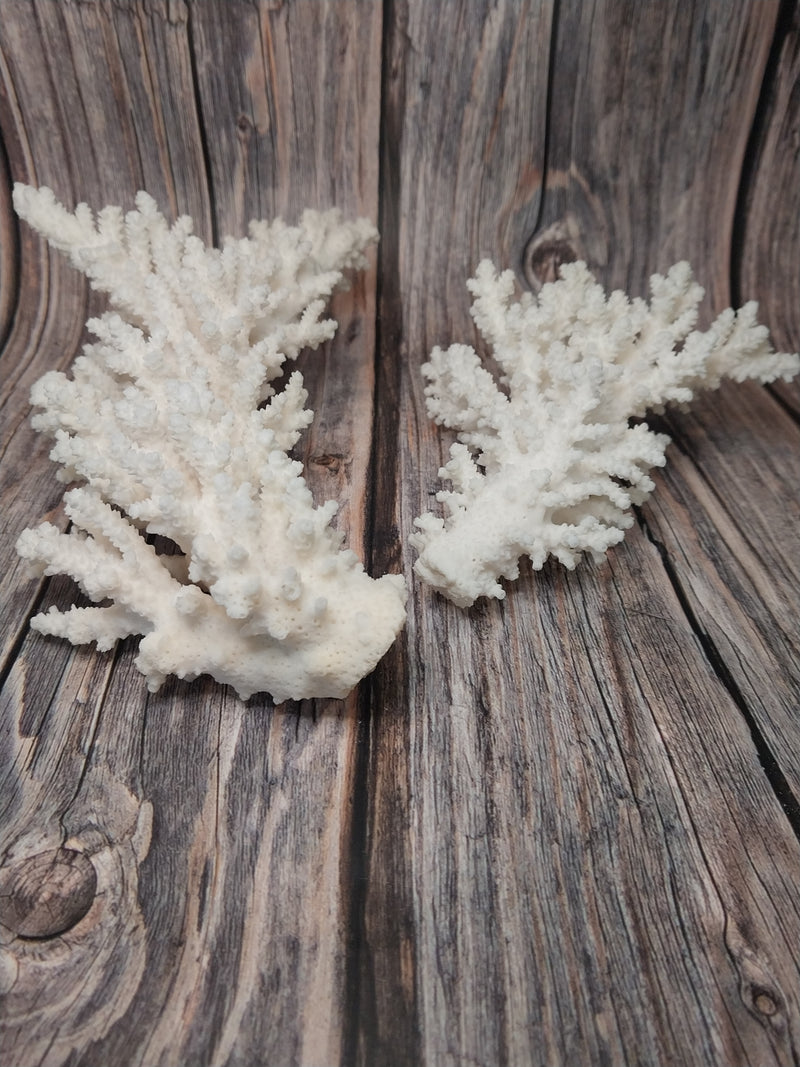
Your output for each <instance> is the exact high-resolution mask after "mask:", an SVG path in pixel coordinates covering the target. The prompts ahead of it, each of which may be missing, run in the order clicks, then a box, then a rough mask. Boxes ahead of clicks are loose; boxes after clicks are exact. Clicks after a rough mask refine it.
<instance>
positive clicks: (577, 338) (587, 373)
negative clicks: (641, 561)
mask: <svg viewBox="0 0 800 1067" xmlns="http://www.w3.org/2000/svg"><path fill="white" fill-rule="evenodd" d="M467 284H468V287H469V289H470V291H471V292H472V293H473V294H474V297H475V299H474V303H473V307H472V315H473V318H474V319H475V322H476V324H477V326H478V329H479V330H480V332H481V334H482V335H483V337H484V338H485V339H486V341H488V342H489V343H490V344H491V345H492V347H493V352H494V356H495V359H496V361H497V363H498V365H499V366H500V368H501V370H502V372H503V377H502V379H501V382H502V384H503V385H504V386H505V387H506V390H507V391H506V392H503V391H501V390H500V389H499V388H498V386H497V385H496V383H495V381H494V379H493V378H492V376H491V375H490V374H489V372H488V371H487V370H486V369H485V368H484V367H482V366H481V363H480V360H479V359H478V356H477V355H476V353H475V352H474V350H473V349H472V348H469V347H467V346H465V345H453V346H451V347H450V348H448V349H447V350H446V351H443V350H442V349H440V348H436V349H434V350H433V352H432V353H431V358H430V361H429V362H428V363H426V364H425V365H424V366H423V368H422V371H423V374H424V375H425V377H426V378H427V380H428V383H429V384H428V385H427V387H426V390H425V393H426V396H427V406H428V412H429V414H430V416H431V418H433V419H434V420H435V421H436V422H437V423H439V424H440V425H442V426H446V427H448V428H450V429H454V430H456V431H457V433H458V443H456V444H454V445H453V446H452V448H451V450H450V460H449V462H448V463H447V464H446V465H445V466H444V467H443V468H442V469H441V471H440V472H439V475H440V477H441V478H445V479H449V481H450V482H451V483H452V490H450V491H443V492H440V493H438V494H437V499H438V500H439V501H440V502H441V503H442V504H443V505H444V518H440V517H438V516H435V515H433V514H427V515H424V516H423V517H421V518H419V519H417V520H416V526H417V527H418V530H417V532H415V533H414V534H412V536H411V538H410V541H411V544H412V545H413V546H414V547H415V548H416V549H418V551H419V558H418V559H417V561H416V564H415V568H414V569H415V571H416V573H417V574H418V575H419V577H420V578H422V579H423V580H424V581H426V582H428V583H429V584H430V585H432V586H433V587H434V588H435V589H437V590H438V591H439V592H441V593H443V594H444V595H445V596H447V597H449V598H450V599H451V600H453V601H454V602H455V603H456V604H458V605H460V606H462V607H466V606H468V605H470V604H472V603H473V601H474V600H475V599H476V598H478V597H480V596H490V597H498V598H502V597H504V596H505V592H504V590H503V588H502V586H501V585H500V583H499V581H498V579H499V578H501V577H504V578H511V579H513V578H516V577H517V576H518V575H519V560H520V558H521V557H522V556H523V555H528V556H530V558H531V561H532V564H533V567H534V568H535V569H539V568H541V567H542V566H543V564H544V562H545V560H546V559H547V557H548V556H550V555H553V556H554V557H556V558H557V559H558V560H560V561H561V562H562V563H563V564H564V565H565V566H567V567H570V568H572V567H574V566H575V564H576V562H577V560H578V558H579V557H580V555H581V553H584V552H588V553H589V554H590V555H592V556H594V557H595V558H599V557H601V556H602V555H603V553H604V552H605V551H606V550H607V549H608V548H609V547H610V546H611V545H614V544H616V543H618V542H619V541H621V540H622V538H623V537H624V535H625V530H626V529H627V528H628V527H629V526H630V525H631V524H632V522H633V517H632V514H631V508H632V506H634V505H637V504H640V503H642V502H643V501H644V500H645V499H646V498H647V496H648V495H649V494H650V492H651V491H652V489H653V487H654V483H653V481H652V479H651V478H650V476H649V473H648V472H649V470H650V469H651V468H652V467H657V466H661V465H663V463H664V462H665V458H664V452H665V449H666V446H667V444H668V442H669V438H667V437H666V436H665V435H664V434H656V433H653V432H652V431H651V430H650V429H649V428H648V427H647V426H646V425H645V424H644V423H643V422H633V423H632V422H631V420H632V419H633V420H637V419H641V418H642V417H643V416H644V415H645V413H646V412H647V411H659V410H662V409H663V408H664V405H666V404H669V403H676V404H687V403H688V402H689V401H690V400H692V398H693V397H694V395H695V393H696V392H697V391H698V390H700V389H714V388H716V387H717V386H718V385H719V384H720V382H721V380H722V379H723V378H732V379H733V380H735V381H743V380H744V379H746V378H755V379H757V380H759V381H762V382H767V381H771V380H773V379H775V378H778V377H783V378H787V379H788V378H790V377H792V376H793V375H795V374H796V373H797V372H798V370H800V358H798V356H797V355H789V354H783V353H782V354H776V353H774V352H773V351H772V349H771V347H770V344H769V338H768V333H767V330H766V329H765V328H764V327H763V326H759V325H758V323H757V322H756V313H757V310H758V309H757V305H756V304H755V303H748V304H746V305H745V306H744V307H743V308H741V310H739V311H737V312H734V311H732V310H731V309H728V310H726V311H723V312H722V314H721V315H720V316H719V317H718V318H717V320H716V321H715V322H714V323H713V325H712V326H711V328H710V329H709V330H707V331H705V332H700V331H696V330H693V326H694V324H695V322H696V319H697V307H698V304H699V303H700V300H701V299H702V297H703V289H702V288H701V287H700V286H699V285H698V284H697V283H696V282H695V281H694V279H693V277H692V273H691V270H690V268H689V265H688V264H687V263H678V264H677V265H676V266H674V267H672V269H671V270H670V271H669V272H668V274H667V276H666V277H662V276H661V275H654V276H653V277H652V278H651V279H650V287H651V293H652V299H651V301H650V304H649V305H648V304H647V303H646V302H645V301H643V300H639V299H635V300H629V299H628V297H627V296H626V295H625V293H623V292H621V291H615V292H613V293H611V295H610V296H609V297H608V298H607V299H606V296H605V294H604V292H603V290H602V289H601V287H600V286H599V285H597V284H596V283H595V280H594V278H593V277H592V275H591V274H590V273H589V271H588V270H587V268H586V265H585V264H584V263H571V264H567V265H565V266H563V267H562V268H561V278H560V280H558V281H555V282H552V283H549V284H546V285H544V286H543V287H542V289H541V292H540V293H539V296H538V299H537V298H535V297H533V296H532V295H530V294H525V295H524V296H523V297H522V298H521V299H520V300H519V301H516V300H515V299H514V289H515V283H514V275H513V273H512V272H511V271H506V272H505V273H502V274H498V272H497V271H496V270H495V268H494V267H493V265H492V264H491V263H490V262H488V261H484V262H482V263H481V264H480V266H479V267H478V270H477V272H476V275H475V277H474V278H472V279H471V280H470V281H469V282H468V283H467Z"/></svg>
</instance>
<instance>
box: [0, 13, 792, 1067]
mask: <svg viewBox="0 0 800 1067" xmlns="http://www.w3.org/2000/svg"><path fill="white" fill-rule="evenodd" d="M799 57H800V13H799V12H798V5H797V4H796V3H795V2H793V0H791V2H790V0H784V2H779V0H752V2H748V0H736V2H735V3H731V2H730V0H716V2H714V0H708V2H700V0H697V2H695V3H687V4H684V3H680V4H678V3H675V4H664V3H661V2H660V0H639V2H635V3H634V2H633V0H630V2H627V3H623V2H621V0H605V2H601V0H582V2H581V0H529V2H525V0H492V2H490V0H442V2H440V3H425V2H424V0H385V2H383V3H381V2H379V0H375V2H371V0H293V2H290V3H289V2H287V3H281V2H280V0H270V2H267V0H254V2H245V0H226V2H223V0H113V2H103V0H3V3H2V4H0V342H2V344H3V351H2V357H1V358H0V369H1V370H2V374H1V375H0V404H1V405H2V425H1V426H0V442H2V462H1V463H0V478H1V479H2V482H1V485H0V489H1V491H2V516H3V522H2V532H1V533H0V553H1V554H2V555H1V557H0V558H1V561H2V562H1V563H0V596H1V597H2V601H1V603H2V615H1V616H0V637H1V639H2V640H1V642H0V652H1V654H2V679H3V687H2V691H1V692H0V707H1V708H2V721H1V730H2V732H1V733H0V737H1V738H2V744H1V745H0V783H1V784H0V809H1V811H2V814H1V815H0V994H1V995H2V1005H1V1006H0V1027H2V1034H1V1035H0V1038H1V1041H2V1048H3V1050H4V1053H3V1062H4V1063H9V1064H14V1065H15V1067H32V1065H47V1067H61V1065H71V1067H78V1065H81V1067H85V1065H97V1067H101V1065H107V1064H120V1065H123V1064H124V1065H128V1064H130V1065H134V1064H135V1065H141V1067H154V1065H184V1064H192V1065H206V1064H208V1065H212V1064H213V1065H220V1067H222V1065H230V1067H233V1065H242V1067H252V1065H264V1067H281V1065H284V1064H285V1065H290V1064H305V1065H339V1064H341V1065H343V1067H345V1065H346V1067H349V1065H351V1064H363V1065H365V1067H375V1065H394V1064H397V1065H419V1064H425V1065H436V1067H438V1065H447V1067H461V1065H469V1064H477V1065H487V1067H491V1065H498V1064H510V1065H524V1067H527V1065H562V1064H615V1065H616V1064H648V1065H651V1064H653V1065H656V1064H680V1065H684V1064H695V1063H696V1064H719V1065H721V1067H722V1065H725V1067H728V1065H742V1067H744V1065H759V1067H762V1065H763V1067H766V1065H772V1064H781V1065H787V1064H800V949H799V948H798V946H800V805H799V803H798V800H799V798H800V623H799V622H798V619H800V610H799V609H800V386H798V383H797V382H794V383H789V384H781V385H780V386H775V387H769V388H763V387H756V386H752V385H744V386H732V385H731V386H726V387H724V388H723V389H722V390H720V391H719V392H718V393H715V394H711V395H707V396H704V397H701V398H700V399H699V400H698V402H697V403H696V404H695V405H693V407H692V409H691V410H690V411H688V412H668V413H667V414H666V415H664V416H661V417H660V418H659V420H658V421H659V426H660V428H661V429H663V430H665V431H666V432H668V433H669V434H670V435H671V436H672V438H673V444H672V445H671V447H670V449H669V450H668V465H667V467H666V468H664V470H663V471H660V472H659V473H658V474H657V477H656V481H657V488H656V491H655V493H654V494H653V496H652V497H651V499H650V500H649V501H648V502H647V504H646V505H645V506H644V507H643V508H642V509H641V510H640V512H639V513H638V514H637V523H636V525H635V526H634V527H633V529H632V530H631V531H630V532H629V534H628V536H627V537H626V540H625V541H624V543H623V544H622V545H620V546H619V547H617V548H615V549H613V550H612V551H611V552H610V553H609V554H608V556H607V558H606V559H605V561H604V562H602V563H601V564H598V565H595V564H593V563H591V562H588V561H587V562H584V563H582V564H581V565H580V566H579V568H578V569H577V570H576V571H574V572H572V573H568V572H566V571H564V570H563V569H562V568H560V567H559V566H558V565H555V564H549V565H547V566H546V567H545V568H544V570H543V571H541V572H538V573H536V574H533V573H532V572H531V571H530V569H529V568H523V574H522V576H521V578H520V580H519V581H518V582H516V583H514V584H513V585H510V586H509V587H508V596H507V598H506V600H505V601H503V602H497V601H492V602H491V603H486V602H478V604H476V606H475V607H473V608H471V609H469V610H468V611H463V610H461V609H458V608H456V607H454V606H453V605H452V604H449V603H447V602H445V601H443V600H442V599H441V598H440V597H438V596H437V595H435V594H433V593H432V592H431V591H430V590H429V589H427V588H424V587H422V586H421V585H420V584H419V583H418V582H416V581H415V579H414V578H413V573H412V570H411V568H412V565H413V560H414V554H413V552H412V551H411V550H410V549H409V548H408V546H407V543H406V538H407V535H408V534H409V532H410V531H411V528H412V522H413V518H414V516H416V515H418V514H420V512H421V511H423V510H427V509H428V507H429V506H430V504H431V501H432V498H433V495H434V494H435V492H436V491H437V490H438V488H439V482H438V478H437V471H438V468H439V466H440V465H441V462H442V460H443V458H444V457H445V456H446V453H447V448H448V447H449V444H450V440H449V439H448V437H447V435H446V434H443V433H441V432H439V431H437V430H436V429H435V427H434V426H433V425H432V424H431V423H430V421H429V420H428V418H427V415H426V413H425V408H424V402H423V391H422V390H423V381H422V378H421V375H420V373H419V366H420V364H421V363H422V362H423V361H424V360H425V359H426V358H427V355H428V353H429V351H430V348H431V347H432V346H433V345H434V344H448V343H450V342H452V341H457V340H459V341H464V342H466V343H477V341H476V337H475V331H474V326H473V325H472V321H471V319H470V316H469V294H468V293H467V291H466V288H465V281H466V279H467V277H469V275H470V274H471V272H472V271H473V269H474V267H475V265H476V264H477V262H478V260H479V259H480V258H481V257H483V256H490V257H491V258H493V259H494V260H495V261H496V262H497V263H498V265H500V266H503V267H505V266H510V267H512V268H513V269H515V270H516V272H517V275H518V278H519V281H520V285H521V286H522V287H524V286H530V287H533V288H536V287H538V286H539V285H540V284H541V283H542V281H544V280H546V279H547V278H549V277H552V276H553V275H554V272H555V270H556V269H557V266H558V264H559V262H563V261H565V260H569V259H574V258H576V257H581V258H586V259H587V261H588V263H589V265H590V267H591V268H592V269H593V270H594V271H595V272H596V273H597V276H598V278H599V279H600V280H601V281H602V282H603V283H604V284H605V285H607V286H623V287H625V288H626V289H628V290H629V291H631V292H632V293H635V294H637V295H643V294H644V293H645V291H646V283H647V277H648V276H649V275H650V274H651V273H653V272H654V271H664V270H665V269H666V268H668V267H669V266H670V264H671V263H673V262H674V261H676V260H678V259H683V258H686V259H689V260H690V261H691V262H692V265H693V267H694V270H695V273H696V275H697V276H698V278H699V279H700V280H701V282H702V283H703V284H704V285H705V287H706V290H707V296H706V300H705V302H704V305H703V315H704V317H705V318H706V319H708V318H709V317H710V316H711V315H712V314H714V313H716V312H718V311H719V310H721V309H722V308H724V307H726V306H728V305H729V304H731V302H735V303H739V302H743V301H744V300H747V299H751V298H755V299H758V300H759V301H760V303H761V308H762V311H761V318H762V321H764V322H765V323H766V324H767V325H768V326H769V327H770V330H771V332H772V335H773V338H774V341H775V343H776V344H777V345H779V346H781V347H783V348H788V349H790V350H797V349H798V347H800V312H798V309H799V308H800V281H799V280H798V279H799V278H800V273H799V272H798V270H797V265H798V255H800V226H799V224H798V219H799V218H800V153H798V145H799V144H800V58H799ZM13 181H25V182H30V183H32V184H36V185H50V186H51V187H52V188H53V189H54V190H55V191H56V193H57V195H58V196H59V197H60V198H61V199H63V200H64V201H65V202H66V203H68V204H70V205H73V204H75V203H76V202H77V201H78V200H86V201H87V202H89V203H90V204H91V205H92V206H93V207H100V206H102V205H103V204H106V203H122V204H123V205H126V206H127V205H130V204H131V203H132V199H133V194H134V192H135V191H136V190H137V189H139V188H146V189H147V190H148V191H149V192H151V193H152V195H153V196H155V198H156V199H157V201H158V202H159V204H160V206H161V207H162V209H163V210H164V211H165V212H167V213H168V214H170V215H175V214H178V213H189V214H191V215H192V216H193V217H194V219H195V224H196V230H197V232H198V233H200V235H201V236H202V237H203V238H204V239H206V240H209V241H210V240H218V239H219V238H220V237H221V236H222V235H224V234H227V233H233V234H241V233H243V232H244V228H245V226H246V223H247V221H248V220H249V219H250V218H252V217H271V216H274V215H277V214H281V215H283V216H284V217H285V218H286V219H287V220H290V221H293V220H294V219H295V218H296V217H297V215H298V214H299V212H300V211H301V210H302V209H303V208H304V207H307V206H309V207H328V206H331V205H337V206H339V207H341V208H342V210H343V211H344V212H345V213H346V214H348V215H351V216H354V215H366V216H367V217H369V218H371V219H373V220H374V221H375V222H376V223H377V224H378V226H379V229H380V231H381V243H380V246H379V248H378V249H377V251H376V252H375V253H373V254H372V259H371V262H370V266H369V268H368V270H367V271H366V272H365V273H364V274H363V275H361V276H360V277H359V278H358V279H357V281H356V284H355V286H354V287H353V289H351V290H350V291H349V292H347V293H343V294H339V295H337V297H336V298H335V301H334V308H333V313H334V315H335V316H336V317H337V319H338V320H339V322H340V329H339V331H338V333H337V336H336V338H335V339H334V340H333V341H332V342H331V343H330V344H328V345H327V346H326V347H325V348H324V350H322V351H320V352H317V353H315V354H310V355H308V356H303V357H301V360H300V366H301V369H302V371H303V374H304V376H305V378H306V385H307V388H308V389H309V403H310V405H311V407H312V408H313V409H314V411H315V412H316V416H315V420H314V422H313V424H312V426H311V428H310V429H309V431H308V432H307V434H306V435H305V437H304V439H303V441H302V442H301V446H300V452H299V455H300V458H302V459H303V461H304V463H305V465H306V470H307V477H308V481H309V483H310V485H311V487H312V489H313V491H314V493H315V495H316V496H317V497H318V499H320V500H322V499H324V498H326V497H334V498H336V499H338V500H339V501H340V502H341V505H342V507H341V509H340V513H339V516H338V518H337V520H336V521H337V522H338V523H340V524H341V527H342V529H344V530H346V532H347V537H348V540H349V543H350V544H351V546H352V547H353V548H354V549H355V550H356V551H357V552H358V553H359V554H360V555H361V556H362V558H364V559H365V561H366V563H367V567H368V569H369V570H370V572H371V573H373V574H380V573H385V572H386V571H398V572H402V573H405V574H406V576H407V578H408V580H409V588H410V599H409V620H408V624H407V627H406V629H405V630H404V632H403V633H402V634H401V636H400V637H399V639H398V641H397V642H396V644H395V645H394V646H393V648H392V649H391V650H390V651H389V652H388V654H387V655H386V657H385V658H384V660H383V661H382V662H381V664H380V665H379V666H378V668H377V669H376V671H375V672H374V673H373V675H372V676H371V677H370V678H368V679H366V680H365V681H364V682H363V683H362V684H361V685H360V686H359V687H358V689H357V690H356V691H355V692H354V693H353V694H352V695H351V696H350V697H349V698H348V699H347V700H345V701H313V702H312V701H305V702H301V703H287V704H285V705H282V706H280V707H278V708H275V707H273V705H272V703H271V702H270V700H269V699H268V698H267V697H265V696H264V695H261V696H256V697H253V698H252V699H251V700H249V701H247V702H246V703H243V702H241V701H239V700H238V699H237V698H236V697H235V695H233V694H232V693H231V692H230V691H228V690H226V689H223V688H221V687H219V686H217V685H215V684H214V683H212V682H211V681H209V680H207V679H200V680H198V681H196V682H194V683H191V684H186V683H180V682H178V681H176V680H170V681H169V682H167V683H166V685H165V686H164V688H163V689H162V690H161V691H160V692H159V693H158V694H156V695H150V694H148V693H147V691H146V689H145V687H144V684H143V682H142V679H141V676H140V675H139V674H138V672H137V671H136V669H135V667H134V666H133V659H134V657H135V651H136V649H135V642H134V641H126V642H123V643H122V644H120V645H119V647H118V648H117V649H116V650H115V651H114V652H113V653H105V654H98V653H96V652H94V650H93V649H90V648H77V649H76V648H73V647H72V646H69V645H68V644H66V643H65V642H60V641H55V640H52V639H47V638H43V637H40V636H38V635H36V634H34V633H31V632H30V630H29V628H28V620H29V618H30V616H31V615H32V614H33V613H34V612H35V611H37V610H40V609H41V608H42V607H43V606H44V607H46V606H47V605H48V604H51V603H54V604H57V605H59V606H62V607H63V606H66V605H67V604H69V603H71V602H72V598H73V590H72V588H71V586H70V583H69V582H68V581H67V580H66V579H50V580H46V581H44V582H35V581H31V580H29V579H28V578H27V577H26V574H25V571H24V568H23V567H22V565H21V564H20V563H19V561H18V560H17V558H16V554H15V552H14V549H13V546H14V542H15V540H16V537H17V536H18V534H19V532H20V531H21V530H22V529H23V528H24V527H26V526H29V525H33V524H36V523H38V522H39V521H41V520H42V519H43V518H49V519H50V521H52V522H60V523H64V522H65V517H64V516H63V513H62V511H61V506H60V499H61V492H62V488H63V487H62V486H60V485H59V483H57V481H56V478H55V468H54V466H53V464H52V463H50V461H49V460H48V458H47V452H48V447H49V446H48V443H47V442H46V441H45V440H43V439H41V438H40V437H39V435H36V434H35V433H34V432H33V430H32V428H31V426H30V422H29V414H30V408H29V404H28V393H29V390H30V386H31V385H32V383H33V382H34V381H35V380H36V379H37V378H38V377H39V376H40V375H41V374H42V373H43V372H44V371H45V370H48V369H50V368H54V367H59V368H66V367H67V366H68V365H69V363H70V362H71V360H72V359H73V357H74V355H75V354H76V352H77V350H78V349H79V347H80V344H81V343H82V340H83V337H84V329H83V327H84V323H85V320H86V318H87V317H88V316H89V315H90V314H91V313H93V312H94V311H96V310H97V309H99V308H101V307H102V300H101V298H99V297H97V296H96V295H94V294H91V293H89V291H88V289H87V287H86V285H85V283H84V281H83V279H82V278H81V277H79V276H78V274H77V273H76V272H75V271H73V270H72V269H71V268H69V267H68V266H67V265H66V264H65V263H64V262H63V261H62V259H61V258H60V257H58V256H57V255H55V254H53V253H51V252H49V251H48V250H47V248H46V247H45V246H44V244H43V243H42V242H41V241H39V239H38V238H36V237H34V236H33V235H32V234H31V232H30V230H29V229H28V228H27V227H23V226H21V225H18V224H17V221H16V220H15V218H14V216H13V213H12V211H11V207H10V187H11V183H12V182H13Z"/></svg>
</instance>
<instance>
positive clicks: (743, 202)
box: [733, 3, 800, 414]
mask: <svg viewBox="0 0 800 1067" xmlns="http://www.w3.org/2000/svg"><path fill="white" fill-rule="evenodd" d="M770 58H771V64H770V66H769V68H768V70H767V78H766V83H765V87H764V92H763V94H762V99H761V101H760V103H759V112H758V115H757V121H756V123H755V125H754V128H753V136H752V138H751V142H750V152H751V158H750V160H749V166H748V168H747V170H746V171H745V174H744V187H743V190H742V195H741V198H740V216H739V233H738V237H739V241H740V244H741V249H740V255H739V257H738V259H737V260H736V261H735V262H734V274H733V277H734V284H735V287H736V290H737V294H736V295H737V297H738V299H740V300H758V302H759V305H760V308H761V315H762V317H763V319H764V321H765V322H769V323H770V324H771V325H772V334H773V337H774V339H775V344H776V345H778V346H779V347H781V348H782V349H783V350H784V351H790V352H796V351H797V350H798V347H800V293H798V286H800V282H799V281H798V275H797V248H798V245H800V153H798V146H799V145H800V8H799V7H798V5H797V4H791V3H784V4H783V5H782V7H781V18H780V20H779V22H778V25H777V29H776V36H775V40H774V42H773V48H772V53H771V57H770ZM776 391H777V393H778V395H779V396H781V397H782V399H783V400H784V402H786V403H788V404H789V405H790V408H791V409H792V410H793V411H794V412H795V414H800V388H798V385H797V382H796V381H795V382H793V383H791V384H789V385H784V384H780V385H778V386H776Z"/></svg>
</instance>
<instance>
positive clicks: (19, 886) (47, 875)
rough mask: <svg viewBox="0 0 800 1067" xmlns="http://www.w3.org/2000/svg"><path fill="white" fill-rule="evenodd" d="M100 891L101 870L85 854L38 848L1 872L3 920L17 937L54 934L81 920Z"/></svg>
mask: <svg viewBox="0 0 800 1067" xmlns="http://www.w3.org/2000/svg"><path fill="white" fill-rule="evenodd" d="M96 891H97V872H96V871H95V869H94V865H93V864H92V861H91V860H90V859H89V857H88V856H87V855H86V854H85V853H83V852H76V851H75V850H73V849H69V848H58V849H54V850H52V851H49V852H40V853H39V854H38V855H36V856H30V857H28V858H27V859H24V860H21V861H20V862H19V863H15V864H14V865H13V866H11V867H8V868H6V869H4V870H2V871H0V923H2V924H3V926H5V927H7V928H8V929H9V930H12V931H13V932H14V933H15V934H16V935H17V937H23V938H47V937H55V936H56V935H57V934H63V933H64V932H65V931H66V930H70V929H71V928H72V927H73V926H76V925H77V924H78V923H79V922H80V921H81V919H82V918H83V917H84V916H85V915H86V913H87V912H88V910H89V908H90V907H91V906H92V901H93V900H94V896H95V892H96Z"/></svg>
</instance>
